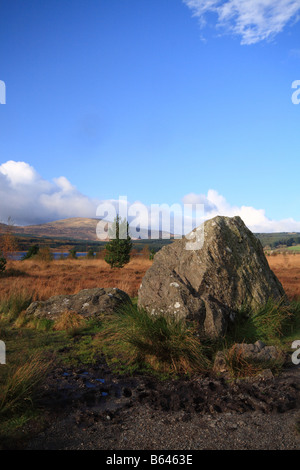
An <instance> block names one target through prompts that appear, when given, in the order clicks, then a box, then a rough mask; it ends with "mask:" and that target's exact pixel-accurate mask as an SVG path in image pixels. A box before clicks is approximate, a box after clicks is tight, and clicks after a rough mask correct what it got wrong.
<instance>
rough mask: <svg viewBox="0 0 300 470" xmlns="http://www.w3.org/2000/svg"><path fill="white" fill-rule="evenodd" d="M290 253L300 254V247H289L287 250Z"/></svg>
mask: <svg viewBox="0 0 300 470" xmlns="http://www.w3.org/2000/svg"><path fill="white" fill-rule="evenodd" d="M287 250H288V251H293V252H296V253H300V245H295V246H289V247H288V248H287Z"/></svg>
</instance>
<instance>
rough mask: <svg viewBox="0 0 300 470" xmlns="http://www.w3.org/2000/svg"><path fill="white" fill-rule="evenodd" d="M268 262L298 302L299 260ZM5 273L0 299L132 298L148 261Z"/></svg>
mask: <svg viewBox="0 0 300 470" xmlns="http://www.w3.org/2000/svg"><path fill="white" fill-rule="evenodd" d="M267 259H268V262H269V264H270V267H271V269H272V270H273V271H274V273H275V274H276V276H277V277H278V279H279V280H280V281H281V283H282V285H283V287H284V289H285V291H286V293H287V295H288V297H289V298H290V299H299V298H300V256H295V255H293V254H288V255H277V256H268V257H267ZM7 264H8V266H7V273H6V274H4V275H2V276H1V277H0V299H1V298H3V297H5V296H10V295H11V294H12V293H16V292H27V293H28V294H29V295H32V298H33V300H46V299H48V298H49V297H51V296H53V295H60V294H62V295H68V294H76V293H77V292H79V291H80V290H82V289H91V288H94V287H118V288H119V289H122V290H124V291H125V292H127V293H128V294H129V296H130V297H136V296H137V292H138V289H139V286H140V284H141V282H142V279H143V277H144V275H145V273H146V271H147V269H148V268H149V267H150V266H151V264H152V261H150V260H149V259H145V258H143V257H141V256H139V257H138V258H133V260H132V261H130V263H128V264H127V265H126V266H124V268H122V269H111V268H110V267H109V265H108V264H107V263H106V262H105V261H104V260H101V259H94V260H89V259H84V258H80V259H77V260H69V259H65V260H55V261H52V262H49V263H45V262H38V261H36V260H27V261H8V263H7Z"/></svg>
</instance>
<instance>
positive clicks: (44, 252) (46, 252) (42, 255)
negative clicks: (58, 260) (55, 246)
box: [35, 246, 54, 263]
mask: <svg viewBox="0 0 300 470" xmlns="http://www.w3.org/2000/svg"><path fill="white" fill-rule="evenodd" d="M35 259H36V260H37V261H42V262H45V263H49V262H50V261H53V259H54V256H53V253H52V252H51V250H50V248H49V247H48V246H43V247H42V248H40V249H39V251H38V253H37V254H36V255H35Z"/></svg>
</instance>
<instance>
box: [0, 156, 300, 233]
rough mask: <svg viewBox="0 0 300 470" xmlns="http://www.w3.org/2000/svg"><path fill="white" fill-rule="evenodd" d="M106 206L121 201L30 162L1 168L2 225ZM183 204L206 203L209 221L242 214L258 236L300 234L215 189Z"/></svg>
mask: <svg viewBox="0 0 300 470" xmlns="http://www.w3.org/2000/svg"><path fill="white" fill-rule="evenodd" d="M154 202H155V201H154ZM104 203H107V204H108V206H109V205H111V204H113V205H114V206H116V207H117V206H118V207H119V201H118V200H100V199H99V200H95V199H91V198H89V197H88V196H86V195H84V194H82V193H80V191H78V190H77V188H76V187H75V186H73V185H72V184H71V183H70V181H69V180H68V179H67V178H65V177H64V176H60V177H58V178H55V179H53V180H52V181H47V180H46V179H44V178H42V177H41V176H40V175H39V174H38V173H37V171H36V170H35V169H34V168H33V167H32V166H30V165H29V164H28V163H25V162H16V161H12V160H11V161H8V162H6V163H3V164H2V165H0V222H4V223H5V222H7V220H8V218H11V219H12V220H13V221H14V223H15V224H16V225H33V224H40V223H45V222H50V221H53V220H59V219H64V218H69V217H92V218H95V217H96V216H97V208H98V207H99V204H104ZM123 204H124V207H125V206H126V211H128V215H129V216H131V217H134V215H135V214H136V211H137V210H139V206H140V210H141V214H142V216H141V219H140V220H141V227H143V220H145V222H146V221H148V222H149V221H151V217H150V215H149V210H150V208H149V207H146V206H144V205H143V204H142V203H141V202H135V203H133V204H130V203H129V202H127V201H124V203H123ZM182 204H203V205H204V219H205V220H207V219H210V218H212V217H215V216H216V215H225V216H228V217H233V216H235V215H239V216H240V217H241V218H242V219H243V220H244V222H245V224H246V225H247V226H248V227H249V228H250V230H252V231H253V232H256V233H257V232H300V222H298V221H296V220H294V219H292V218H289V219H284V220H271V219H269V218H268V217H267V216H266V213H265V210H264V209H255V208H254V207H251V206H241V207H239V206H233V205H230V204H229V203H228V202H227V201H226V199H225V198H224V196H222V195H220V194H219V193H218V192H217V191H216V190H214V189H210V190H209V191H208V192H207V194H195V193H190V194H187V195H185V196H184V197H183V199H182ZM143 211H144V213H143ZM147 211H148V213H147ZM98 215H100V214H98ZM143 216H144V219H143ZM153 221H154V222H155V220H154V217H153V215H152V222H153ZM156 222H157V221H156ZM143 228H146V227H143Z"/></svg>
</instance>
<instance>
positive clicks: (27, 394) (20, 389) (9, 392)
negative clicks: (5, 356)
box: [0, 354, 50, 416]
mask: <svg viewBox="0 0 300 470" xmlns="http://www.w3.org/2000/svg"><path fill="white" fill-rule="evenodd" d="M49 367H50V363H49V361H46V360H43V359H42V356H41V354H37V355H35V356H33V357H32V358H31V359H29V360H28V361H27V362H26V363H25V364H22V365H20V366H18V367H15V368H14V369H12V370H11V371H9V373H8V374H7V375H6V380H5V385H4V386H2V387H1V391H0V416H3V415H7V414H8V413H10V414H11V413H14V412H16V411H20V410H22V409H24V408H25V407H26V406H27V404H28V402H30V403H32V401H33V399H34V397H35V394H36V392H37V389H38V386H39V385H40V383H41V381H42V380H43V378H44V377H45V375H46V373H47V372H48V370H49Z"/></svg>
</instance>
